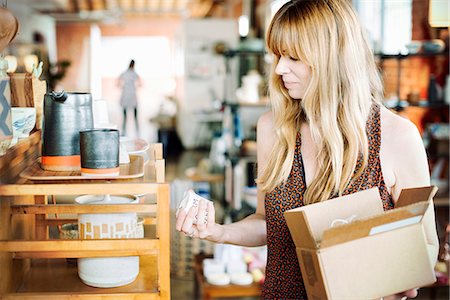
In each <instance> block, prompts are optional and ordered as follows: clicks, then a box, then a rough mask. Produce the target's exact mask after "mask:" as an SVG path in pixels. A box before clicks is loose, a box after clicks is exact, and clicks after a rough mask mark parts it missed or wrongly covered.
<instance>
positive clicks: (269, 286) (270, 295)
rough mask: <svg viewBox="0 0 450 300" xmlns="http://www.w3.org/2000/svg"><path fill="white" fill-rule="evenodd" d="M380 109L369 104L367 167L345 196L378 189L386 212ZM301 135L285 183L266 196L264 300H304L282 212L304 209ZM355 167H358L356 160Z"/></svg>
mask: <svg viewBox="0 0 450 300" xmlns="http://www.w3.org/2000/svg"><path fill="white" fill-rule="evenodd" d="M380 127H381V123H380V107H379V106H378V105H372V109H371V113H370V116H369V118H368V121H367V124H366V131H367V135H368V143H369V158H368V166H367V167H366V168H365V170H364V171H363V173H362V174H361V176H360V177H359V178H358V179H357V180H355V181H353V183H352V184H351V185H350V186H349V187H348V188H347V189H346V190H345V192H344V195H347V194H351V193H355V192H358V191H362V190H367V189H370V188H373V187H378V189H379V191H380V197H381V199H382V201H383V208H384V209H385V210H388V209H392V208H393V207H394V203H393V201H392V197H391V195H390V194H389V192H388V190H387V187H386V184H385V182H384V179H383V174H382V173H381V165H380V157H379V153H380V142H381V130H380ZM300 150H301V136H300V133H298V134H297V140H296V147H295V153H294V161H293V165H292V169H291V173H290V175H289V177H288V179H287V181H286V182H285V183H284V184H282V185H279V186H277V187H276V188H275V189H274V190H273V191H271V192H269V193H266V197H265V209H266V226H267V249H268V252H267V266H266V280H265V283H264V287H263V292H262V297H263V298H265V299H307V295H306V290H305V287H304V284H303V279H302V274H301V272H300V266H299V263H298V259H297V254H296V252H295V244H294V242H293V240H292V238H291V235H290V233H289V229H288V227H287V225H286V221H285V219H284V216H283V212H284V211H286V210H289V209H293V208H296V207H300V206H303V195H304V190H305V186H306V184H305V180H304V169H303V166H302V157H301V152H300ZM357 164H358V166H359V165H361V161H359V162H358V163H357Z"/></svg>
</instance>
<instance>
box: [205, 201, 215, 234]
mask: <svg viewBox="0 0 450 300" xmlns="http://www.w3.org/2000/svg"><path fill="white" fill-rule="evenodd" d="M207 211H208V215H207V223H206V226H207V227H208V229H212V227H213V226H214V224H215V223H216V210H215V209H214V204H213V202H212V201H209V202H208V203H207Z"/></svg>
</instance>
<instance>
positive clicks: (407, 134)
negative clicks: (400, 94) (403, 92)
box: [381, 107, 422, 147]
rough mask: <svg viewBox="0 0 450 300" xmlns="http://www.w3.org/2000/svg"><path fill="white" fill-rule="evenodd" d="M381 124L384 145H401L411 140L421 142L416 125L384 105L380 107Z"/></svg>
mask: <svg viewBox="0 0 450 300" xmlns="http://www.w3.org/2000/svg"><path fill="white" fill-rule="evenodd" d="M381 126H382V127H381V134H382V140H384V143H383V144H385V145H386V144H387V145H391V146H393V147H402V146H405V145H404V144H405V143H411V142H413V143H414V144H416V143H420V144H422V139H421V137H420V133H419V131H418V129H417V127H416V125H414V123H413V122H411V121H410V120H408V119H406V118H405V117H402V116H400V115H398V114H396V113H395V112H392V111H390V110H389V109H387V108H385V107H382V108H381ZM410 146H412V145H410Z"/></svg>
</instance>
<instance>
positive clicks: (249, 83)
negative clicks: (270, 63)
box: [236, 70, 262, 103]
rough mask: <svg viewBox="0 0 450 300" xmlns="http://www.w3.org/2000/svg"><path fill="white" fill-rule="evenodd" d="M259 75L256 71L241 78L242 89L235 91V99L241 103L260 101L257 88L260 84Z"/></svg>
mask: <svg viewBox="0 0 450 300" xmlns="http://www.w3.org/2000/svg"><path fill="white" fill-rule="evenodd" d="M261 81H262V79H261V75H259V73H258V72H257V71H256V70H252V71H249V73H248V74H247V75H245V76H243V77H242V87H240V88H238V89H237V91H236V97H237V99H238V100H239V101H241V102H251V103H255V102H258V101H260V95H259V87H260V84H261Z"/></svg>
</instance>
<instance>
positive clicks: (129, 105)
mask: <svg viewBox="0 0 450 300" xmlns="http://www.w3.org/2000/svg"><path fill="white" fill-rule="evenodd" d="M134 64H135V62H134V60H133V59H132V60H131V61H130V65H129V66H128V69H127V70H126V71H125V72H123V73H122V74H120V77H119V79H118V82H117V85H118V86H119V87H121V88H122V95H121V97H120V105H121V106H122V109H123V124H122V135H126V133H127V110H128V109H132V110H134V123H135V126H136V132H137V133H139V123H138V113H137V94H136V88H137V87H139V86H140V85H141V79H140V77H139V75H138V74H137V73H136V71H135V70H134Z"/></svg>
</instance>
